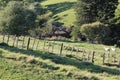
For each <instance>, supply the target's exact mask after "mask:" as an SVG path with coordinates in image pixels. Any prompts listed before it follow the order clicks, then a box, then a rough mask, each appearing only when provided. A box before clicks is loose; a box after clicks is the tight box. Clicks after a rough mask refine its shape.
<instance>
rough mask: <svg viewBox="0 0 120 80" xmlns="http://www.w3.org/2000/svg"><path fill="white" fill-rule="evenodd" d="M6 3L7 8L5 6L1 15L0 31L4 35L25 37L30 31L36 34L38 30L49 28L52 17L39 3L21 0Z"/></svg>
mask: <svg viewBox="0 0 120 80" xmlns="http://www.w3.org/2000/svg"><path fill="white" fill-rule="evenodd" d="M2 2H3V1H2ZM26 2H27V3H26ZM5 3H6V6H5V5H4V8H3V9H2V10H1V14H0V18H1V19H0V27H1V28H0V29H1V32H2V33H8V34H13V35H25V34H28V33H29V32H30V30H32V31H34V33H36V32H38V31H39V30H38V29H44V28H43V27H46V26H47V25H46V24H47V22H48V20H49V17H50V16H51V15H52V13H51V12H48V11H47V10H45V9H44V8H43V7H42V6H41V5H40V3H39V2H29V1H27V0H24V1H22V0H21V1H5ZM36 28H37V29H36ZM36 30H37V31H36ZM43 31H44V30H43ZM37 35H39V34H37Z"/></svg>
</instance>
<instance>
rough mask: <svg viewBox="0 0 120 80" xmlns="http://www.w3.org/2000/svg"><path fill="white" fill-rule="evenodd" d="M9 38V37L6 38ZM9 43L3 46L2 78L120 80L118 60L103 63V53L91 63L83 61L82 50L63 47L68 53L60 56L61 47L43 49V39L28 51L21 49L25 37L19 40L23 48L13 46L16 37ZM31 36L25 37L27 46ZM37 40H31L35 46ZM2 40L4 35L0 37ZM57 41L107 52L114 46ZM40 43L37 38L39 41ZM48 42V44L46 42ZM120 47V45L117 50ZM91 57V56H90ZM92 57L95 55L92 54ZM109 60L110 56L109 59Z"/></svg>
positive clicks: (0, 77)
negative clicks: (109, 63) (67, 49)
mask: <svg viewBox="0 0 120 80" xmlns="http://www.w3.org/2000/svg"><path fill="white" fill-rule="evenodd" d="M6 40H7V37H6V38H5V41H6ZM10 40H11V41H10V42H9V45H10V46H7V45H4V46H2V45H0V79H1V80H119V79H120V77H119V76H120V68H118V67H117V66H116V64H118V62H117V63H115V64H113V63H112V62H111V63H112V64H111V65H110V66H108V65H102V63H101V62H102V58H101V54H103V53H96V55H95V63H94V64H92V63H87V62H83V61H82V58H81V56H82V53H81V52H79V53H77V54H76V52H73V53H71V51H67V52H66V50H63V54H66V55H64V56H62V57H61V56H59V50H60V47H59V46H55V48H54V49H55V50H54V52H55V53H56V54H53V53H49V52H47V51H43V47H42V46H43V40H40V44H39V48H38V50H36V49H35V48H34V50H28V51H27V50H26V47H25V48H24V49H22V48H21V43H22V42H21V40H22V37H21V38H20V41H19V48H16V47H12V43H13V38H10ZM27 40H28V37H26V39H25V45H27ZM33 40H34V39H31V44H30V46H31V47H32V44H33ZM0 41H2V36H0ZM50 42H52V41H50ZM56 42H57V43H64V45H71V46H77V47H79V48H81V47H82V48H84V49H88V50H91V51H92V50H96V51H104V48H103V47H113V46H105V45H99V44H94V47H95V49H94V48H93V44H90V43H85V42H73V41H69V40H59V41H56ZM35 44H37V41H36V43H35ZM46 45H47V44H46ZM119 51H120V49H119V48H117V52H119ZM86 57H87V56H86ZM90 57H91V56H90ZM117 57H119V53H117ZM106 62H107V59H106Z"/></svg>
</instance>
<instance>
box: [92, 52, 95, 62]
mask: <svg viewBox="0 0 120 80" xmlns="http://www.w3.org/2000/svg"><path fill="white" fill-rule="evenodd" d="M94 59H95V51H93V54H92V63H94Z"/></svg>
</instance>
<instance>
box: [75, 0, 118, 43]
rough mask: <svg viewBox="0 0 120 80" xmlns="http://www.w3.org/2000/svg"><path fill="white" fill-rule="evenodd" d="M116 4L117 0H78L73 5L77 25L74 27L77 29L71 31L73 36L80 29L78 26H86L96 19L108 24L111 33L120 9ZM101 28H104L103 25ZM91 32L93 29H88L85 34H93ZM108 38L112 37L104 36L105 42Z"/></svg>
mask: <svg viewBox="0 0 120 80" xmlns="http://www.w3.org/2000/svg"><path fill="white" fill-rule="evenodd" d="M117 5H118V0H78V1H77V3H76V7H75V11H76V19H77V22H76V25H77V27H75V28H76V29H77V31H74V30H73V33H74V34H73V36H76V35H78V34H77V33H78V32H79V30H80V29H81V28H80V27H81V26H82V25H84V24H86V25H87V26H90V24H89V25H88V23H93V22H96V21H99V22H101V24H102V23H104V24H107V25H108V26H109V29H111V34H112V33H113V31H112V29H113V26H114V27H115V26H116V25H114V24H115V23H116V22H117V24H118V23H119V22H118V19H119V13H120V9H119V6H118V7H117ZM116 8H117V9H116ZM115 13H116V14H115ZM115 17H117V18H115ZM84 26H85V25H84ZM111 27H112V28H111ZM88 28H89V27H88ZM102 28H103V29H104V26H103V27H102ZM78 29H79V30H78ZM80 31H82V30H80ZM114 31H115V30H114ZM93 33H94V29H93V32H89V31H88V32H87V34H93ZM104 36H105V35H104ZM92 37H93V36H91V38H92ZM114 37H116V36H113V37H112V38H114ZM87 38H88V36H87ZM101 38H102V35H101ZM101 38H100V39H101ZM108 38H109V39H112V38H110V37H105V43H106V41H107V40H108ZM100 39H99V40H100ZM111 41H112V40H111ZM116 41H117V40H116ZM98 42H99V41H98ZM109 43H110V42H109Z"/></svg>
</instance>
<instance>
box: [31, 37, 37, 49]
mask: <svg viewBox="0 0 120 80" xmlns="http://www.w3.org/2000/svg"><path fill="white" fill-rule="evenodd" d="M35 41H36V38H34V41H33V46H32V49H34V45H35Z"/></svg>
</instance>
